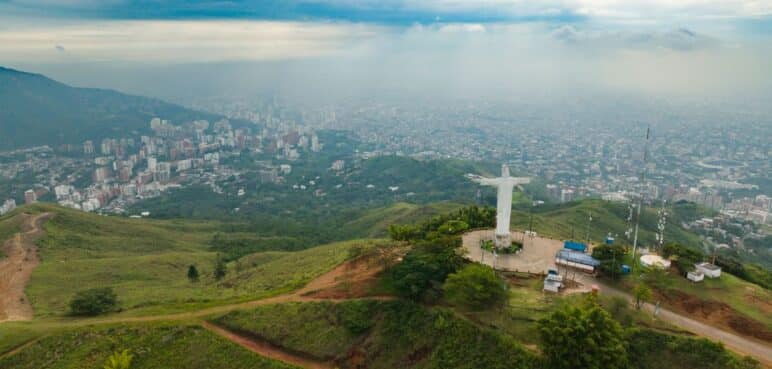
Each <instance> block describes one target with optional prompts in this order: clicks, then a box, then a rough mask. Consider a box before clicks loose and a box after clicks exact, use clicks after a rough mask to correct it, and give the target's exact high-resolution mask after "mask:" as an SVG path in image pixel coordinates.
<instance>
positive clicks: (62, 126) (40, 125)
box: [0, 66, 225, 150]
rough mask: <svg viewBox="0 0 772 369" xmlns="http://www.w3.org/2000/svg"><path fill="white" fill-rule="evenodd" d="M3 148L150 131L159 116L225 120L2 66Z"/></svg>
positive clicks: (78, 141) (0, 126)
mask: <svg viewBox="0 0 772 369" xmlns="http://www.w3.org/2000/svg"><path fill="white" fill-rule="evenodd" d="M0 107H2V109H0V150H8V149H19V148H25V147H30V146H39V145H51V146H54V147H57V146H60V145H64V144H71V145H79V144H82V143H83V141H85V140H94V141H98V140H101V139H104V138H120V137H126V136H129V135H136V134H141V133H144V132H148V131H149V124H148V123H149V121H150V119H152V118H154V117H160V118H163V119H168V120H170V121H172V122H173V123H182V122H186V121H191V120H196V119H206V120H218V119H223V118H225V117H224V116H221V115H217V114H212V113H207V112H201V111H196V110H193V109H188V108H186V107H183V106H180V105H177V104H172V103H168V102H165V101H163V100H160V99H157V98H152V97H145V96H138V95H131V94H125V93H122V92H119V91H116V90H112V89H102V88H87V87H73V86H70V85H67V84H64V83H61V82H59V81H56V80H54V79H51V78H49V77H46V76H45V75H43V74H36V73H30V72H26V71H21V70H16V69H12V68H7V67H3V66H0Z"/></svg>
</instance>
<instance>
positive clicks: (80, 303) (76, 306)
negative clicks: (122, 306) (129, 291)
mask: <svg viewBox="0 0 772 369" xmlns="http://www.w3.org/2000/svg"><path fill="white" fill-rule="evenodd" d="M117 305H118V297H117V295H116V294H115V292H114V291H113V289H112V288H110V287H106V288H93V289H90V290H85V291H80V292H78V293H77V294H75V297H73V298H72V301H70V314H72V315H86V316H93V315H99V314H104V313H107V312H110V311H113V310H115V307H116V306H117Z"/></svg>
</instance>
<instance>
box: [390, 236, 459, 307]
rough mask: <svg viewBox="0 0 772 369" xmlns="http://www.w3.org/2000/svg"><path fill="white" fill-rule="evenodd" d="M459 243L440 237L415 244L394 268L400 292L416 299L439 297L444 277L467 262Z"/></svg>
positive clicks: (393, 277) (392, 270) (424, 299)
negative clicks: (459, 250)
mask: <svg viewBox="0 0 772 369" xmlns="http://www.w3.org/2000/svg"><path fill="white" fill-rule="evenodd" d="M455 238H458V237H455ZM457 244H458V242H456V241H455V240H453V239H445V238H441V239H436V240H432V241H425V242H422V243H420V244H418V245H416V247H415V248H414V249H413V250H411V251H410V252H409V253H408V254H407V255H405V257H404V258H403V259H402V261H401V262H400V263H399V264H397V265H395V266H394V267H392V269H391V277H392V279H393V281H394V282H393V285H394V289H395V290H396V292H397V294H398V295H399V296H401V297H403V298H407V299H410V300H415V301H418V300H423V301H427V302H432V301H436V300H437V299H438V298H439V297H440V296H442V289H441V287H442V283H443V282H445V278H447V276H448V275H449V274H451V273H453V272H455V271H456V270H458V268H460V267H461V265H462V264H463V262H464V260H463V258H462V257H461V255H460V254H459V252H458V246H456V245H457Z"/></svg>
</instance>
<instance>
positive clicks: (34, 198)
mask: <svg viewBox="0 0 772 369" xmlns="http://www.w3.org/2000/svg"><path fill="white" fill-rule="evenodd" d="M36 202H38V195H37V194H36V193H35V191H34V190H27V191H24V203H25V204H34V203H36Z"/></svg>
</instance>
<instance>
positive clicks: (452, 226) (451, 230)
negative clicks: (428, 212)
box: [437, 220, 469, 235]
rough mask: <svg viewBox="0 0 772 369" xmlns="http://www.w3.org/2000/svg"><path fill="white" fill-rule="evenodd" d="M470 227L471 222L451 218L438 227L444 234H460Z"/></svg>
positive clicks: (438, 230)
mask: <svg viewBox="0 0 772 369" xmlns="http://www.w3.org/2000/svg"><path fill="white" fill-rule="evenodd" d="M468 229H469V224H467V223H466V222H464V221H461V220H449V221H447V222H445V223H444V224H442V225H441V226H440V227H439V228H437V232H439V233H442V234H449V235H454V234H460V233H463V232H465V231H466V230H468Z"/></svg>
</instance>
